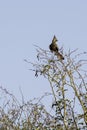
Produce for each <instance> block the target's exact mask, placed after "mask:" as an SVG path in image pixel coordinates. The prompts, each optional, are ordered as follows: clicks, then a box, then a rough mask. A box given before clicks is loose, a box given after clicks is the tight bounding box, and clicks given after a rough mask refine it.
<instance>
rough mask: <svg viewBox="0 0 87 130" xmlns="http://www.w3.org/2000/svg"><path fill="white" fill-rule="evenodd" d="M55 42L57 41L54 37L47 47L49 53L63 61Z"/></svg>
mask: <svg viewBox="0 0 87 130" xmlns="http://www.w3.org/2000/svg"><path fill="white" fill-rule="evenodd" d="M57 41H58V40H57V38H56V36H55V35H54V37H53V40H52V43H51V44H50V45H49V49H50V50H51V52H54V53H55V55H56V56H57V57H58V59H59V60H64V57H63V55H62V54H60V53H59V48H58V45H57V43H56V42H57Z"/></svg>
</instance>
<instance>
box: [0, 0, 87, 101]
mask: <svg viewBox="0 0 87 130" xmlns="http://www.w3.org/2000/svg"><path fill="white" fill-rule="evenodd" d="M54 34H55V35H56V37H57V38H58V40H59V45H60V46H63V47H64V51H67V50H68V49H69V48H70V49H71V50H73V49H76V48H78V49H79V50H80V51H81V52H83V51H87V0H72V1H71V0H43V1H41V0H36V1H35V0H14V1H12V0H1V1H0V85H1V86H2V87H3V88H6V89H7V90H8V91H10V92H11V93H13V94H14V95H15V96H16V97H17V98H18V99H19V100H21V94H20V88H21V90H22V92H23V95H24V98H25V100H26V101H28V100H30V99H32V98H34V97H40V96H41V95H43V94H44V93H45V92H49V91H50V86H49V83H48V81H47V80H46V79H44V78H42V77H40V78H35V77H34V73H33V72H31V71H29V70H28V69H29V65H28V64H27V63H25V62H24V59H27V60H30V61H32V62H35V61H36V50H35V47H34V46H33V44H36V45H38V46H39V47H41V48H43V49H48V46H49V44H50V43H51V40H52V38H53V35H54Z"/></svg>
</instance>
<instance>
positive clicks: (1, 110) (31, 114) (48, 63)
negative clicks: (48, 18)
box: [0, 46, 87, 130]
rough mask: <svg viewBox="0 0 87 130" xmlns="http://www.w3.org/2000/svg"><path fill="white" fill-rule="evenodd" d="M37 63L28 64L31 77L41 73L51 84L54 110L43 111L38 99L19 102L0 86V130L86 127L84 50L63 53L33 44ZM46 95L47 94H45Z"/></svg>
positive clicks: (86, 72)
mask: <svg viewBox="0 0 87 130" xmlns="http://www.w3.org/2000/svg"><path fill="white" fill-rule="evenodd" d="M36 50H37V62H35V63H32V62H30V61H27V60H25V61H26V62H27V63H29V64H31V65H32V69H30V70H32V71H33V72H34V73H35V77H38V76H43V77H44V78H46V79H47V80H48V82H49V84H50V87H51V95H52V97H53V100H54V102H52V107H51V109H53V111H54V113H53V114H52V113H50V112H48V111H47V110H46V108H45V106H44V104H42V103H41V99H42V98H44V97H45V96H47V94H45V95H44V96H42V97H41V98H38V99H36V98H35V99H33V100H30V101H28V102H24V101H23V102H22V103H19V101H18V100H17V99H16V98H15V96H14V95H12V94H11V93H9V92H8V91H7V90H6V89H4V88H3V87H0V100H1V104H0V130H8V129H9V130H86V129H87V70H86V65H87V60H85V59H86V56H87V53H86V52H83V53H81V54H78V53H77V50H74V51H70V50H69V51H68V53H65V54H63V48H61V49H59V50H58V51H59V52H61V55H62V54H63V56H64V59H63V60H61V59H60V58H59V57H58V56H57V55H55V53H52V52H51V51H48V50H44V49H42V48H40V47H38V46H36ZM48 95H49V94H48Z"/></svg>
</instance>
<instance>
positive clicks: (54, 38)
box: [52, 35, 58, 43]
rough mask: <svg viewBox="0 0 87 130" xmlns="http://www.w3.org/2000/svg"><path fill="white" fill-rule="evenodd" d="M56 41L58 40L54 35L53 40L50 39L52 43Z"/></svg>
mask: <svg viewBox="0 0 87 130" xmlns="http://www.w3.org/2000/svg"><path fill="white" fill-rule="evenodd" d="M57 41H58V40H57V38H56V36H55V35H54V37H53V40H52V43H56V42H57Z"/></svg>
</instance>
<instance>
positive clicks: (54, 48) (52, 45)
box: [49, 35, 59, 52]
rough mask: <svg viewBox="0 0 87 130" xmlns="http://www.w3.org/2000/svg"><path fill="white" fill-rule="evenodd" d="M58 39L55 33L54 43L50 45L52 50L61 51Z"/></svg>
mask: <svg viewBox="0 0 87 130" xmlns="http://www.w3.org/2000/svg"><path fill="white" fill-rule="evenodd" d="M57 41H58V40H57V38H56V36H55V35H54V37H53V40H52V43H51V44H50V45H49V49H50V50H51V52H58V51H59V48H58V46H57V44H56V42H57Z"/></svg>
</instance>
